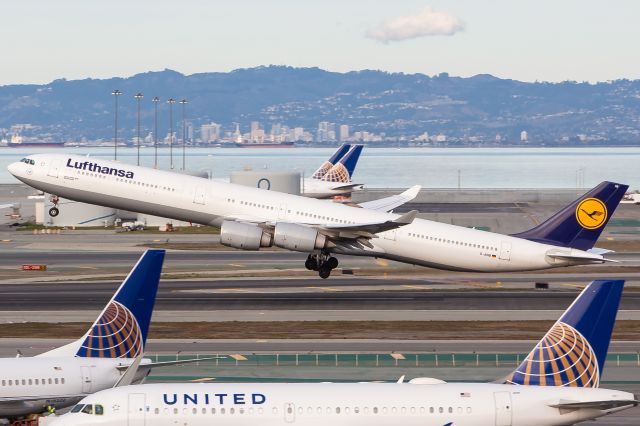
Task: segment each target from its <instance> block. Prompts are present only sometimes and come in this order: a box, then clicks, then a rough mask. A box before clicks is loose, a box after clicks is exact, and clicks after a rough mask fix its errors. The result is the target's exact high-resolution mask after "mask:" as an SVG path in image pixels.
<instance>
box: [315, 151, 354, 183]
mask: <svg viewBox="0 0 640 426" xmlns="http://www.w3.org/2000/svg"><path fill="white" fill-rule="evenodd" d="M349 148H351V145H349V144H348V143H346V144H342V145H340V147H339V148H338V149H337V150H336V152H334V153H333V155H332V156H331V158H329V160H327V161H325V162H324V163H322V165H321V166H320V167H319V168H318V170H316V171H315V172H314V173H313V175H312V176H311V179H322V177H323V176H324V175H326V174H327V173H328V172H329V170H331V168H332V167H333V166H334V165H335V164H336V163H337V162H338V161H339V160H340V159H341V158H342V157H344V155H345V154H346V153H347V152H348V151H349Z"/></svg>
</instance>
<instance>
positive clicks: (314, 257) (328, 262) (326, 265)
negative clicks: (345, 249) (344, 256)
mask: <svg viewBox="0 0 640 426" xmlns="http://www.w3.org/2000/svg"><path fill="white" fill-rule="evenodd" d="M338 264H339V262H338V259H336V258H335V257H333V256H331V255H330V254H329V253H321V254H310V255H309V257H307V260H306V261H305V262H304V266H305V268H307V269H308V270H310V271H318V275H319V276H320V278H322V279H327V278H329V276H330V275H331V271H332V270H334V269H336V268H337V267H338Z"/></svg>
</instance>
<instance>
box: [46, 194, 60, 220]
mask: <svg viewBox="0 0 640 426" xmlns="http://www.w3.org/2000/svg"><path fill="white" fill-rule="evenodd" d="M59 202H60V198H58V196H57V195H52V196H51V203H53V207H51V208H50V209H49V216H51V217H56V216H58V215H59V214H60V210H59V209H58V203H59Z"/></svg>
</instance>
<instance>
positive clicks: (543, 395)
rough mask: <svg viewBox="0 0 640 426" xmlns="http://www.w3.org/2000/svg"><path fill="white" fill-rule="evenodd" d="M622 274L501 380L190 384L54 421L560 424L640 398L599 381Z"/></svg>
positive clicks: (132, 392) (95, 403)
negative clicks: (493, 381) (602, 384)
mask: <svg viewBox="0 0 640 426" xmlns="http://www.w3.org/2000/svg"><path fill="white" fill-rule="evenodd" d="M623 284H624V282H623V281H594V282H593V283H591V284H590V285H589V286H587V288H585V290H584V291H583V292H582V294H581V295H580V296H579V297H578V299H577V300H576V301H575V302H574V303H573V304H572V305H571V307H570V308H569V309H568V310H567V311H566V312H565V314H564V315H563V316H562V318H561V319H560V320H559V321H558V322H556V324H555V325H554V326H553V327H552V328H551V329H550V330H549V332H548V333H547V334H546V335H545V336H544V338H543V339H542V340H541V341H540V342H539V343H538V344H537V345H536V347H535V348H534V349H533V350H532V351H531V353H530V354H529V355H528V356H527V357H526V358H525V360H524V361H523V362H522V364H521V365H520V366H519V367H518V368H517V369H516V370H515V371H513V372H512V373H511V374H509V376H508V377H507V378H505V379H502V380H498V381H496V382H495V383H490V384H489V383H451V384H449V383H445V382H443V381H440V380H436V379H428V378H418V379H413V380H411V381H409V382H408V383H401V382H398V383H304V384H301V383H291V384H265V383H243V384H233V383H198V384H194V383H190V384H174V383H165V384H153V385H138V386H127V387H118V388H114V389H110V390H105V391H101V392H98V393H96V394H93V395H91V396H88V397H87V398H85V399H84V400H82V401H80V403H78V404H77V405H76V406H74V407H73V408H72V409H71V411H70V412H69V413H68V414H65V415H63V416H61V417H60V418H58V419H56V420H54V421H53V422H51V423H50V424H51V426H84V425H104V426H120V425H129V426H144V425H154V426H165V425H166V426H173V425H189V426H200V425H202V426H205V425H220V426H236V425H238V426H277V425H283V426H286V425H289V424H297V425H301V426H320V425H333V426H343V425H344V426H360V425H362V426H388V425H403V426H414V425H415V426H442V425H444V426H552V425H573V424H575V423H578V422H581V421H584V420H590V419H595V418H598V417H602V416H605V415H607V414H611V413H615V412H617V411H621V410H624V409H627V408H631V407H634V406H636V405H637V404H638V401H637V397H636V396H635V395H633V394H631V393H628V392H622V391H616V390H608V389H597V387H598V385H599V383H600V377H601V374H602V368H603V366H604V361H605V358H606V355H607V350H608V347H609V341H610V339H611V332H612V329H613V324H614V322H615V316H616V312H617V309H618V305H619V302H620V296H621V294H622V288H623Z"/></svg>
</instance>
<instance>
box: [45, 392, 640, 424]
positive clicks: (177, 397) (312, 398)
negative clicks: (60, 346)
mask: <svg viewBox="0 0 640 426" xmlns="http://www.w3.org/2000/svg"><path fill="white" fill-rule="evenodd" d="M610 400H617V401H620V400H623V401H629V404H628V405H626V406H625V407H623V408H615V409H611V410H608V411H605V410H600V409H594V408H582V409H575V410H561V409H558V408H554V407H552V405H554V404H559V403H563V402H568V401H571V402H581V403H588V402H593V401H610ZM80 404H97V405H100V410H101V411H103V414H102V415H92V414H85V413H69V414H66V415H64V416H62V417H60V418H59V419H57V420H56V421H54V422H52V423H51V424H52V425H53V426H81V425H104V426H107V425H109V426H111V425H113V426H115V425H127V424H128V425H136V426H145V425H149V426H150V425H153V426H170V425H171V426H173V425H182V426H205V425H206V426H209V425H219V426H280V425H282V426H286V425H289V424H296V425H300V426H326V425H332V426H360V425H361V426H388V425H402V426H446V425H454V426H496V425H498V426H551V425H572V424H574V423H577V422H580V421H583V420H587V419H592V418H596V417H600V416H603V415H605V414H608V413H611V412H615V411H619V410H621V409H625V408H629V407H632V406H634V405H635V404H634V395H632V394H630V393H627V392H620V391H613V390H607V389H585V388H561V387H555V388H554V387H536V386H513V385H498V384H477V383H476V384H466V383H460V384H409V383H402V384H400V383H393V384H390V383H340V384H338V383H320V384H318V383H306V384H223V383H221V384H154V385H140V386H129V387H122V388H115V389H110V390H107V391H104V392H100V393H97V394H94V395H91V396H89V397H87V398H86V399H84V400H83V401H81V403H80Z"/></svg>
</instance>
